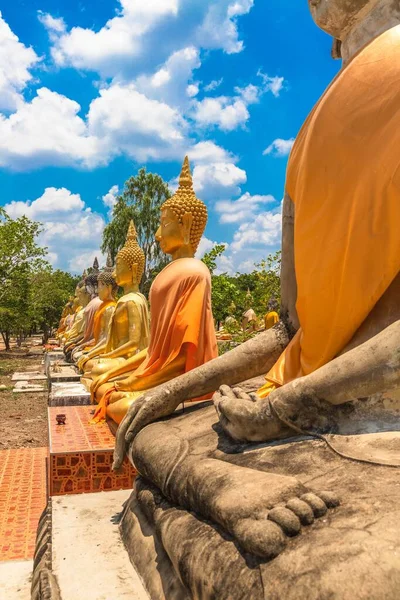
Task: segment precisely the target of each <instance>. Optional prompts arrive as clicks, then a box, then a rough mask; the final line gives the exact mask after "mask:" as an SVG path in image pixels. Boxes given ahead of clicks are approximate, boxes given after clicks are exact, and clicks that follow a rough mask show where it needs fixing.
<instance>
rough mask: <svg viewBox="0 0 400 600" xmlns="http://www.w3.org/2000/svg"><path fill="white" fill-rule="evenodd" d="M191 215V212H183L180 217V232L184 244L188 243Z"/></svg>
mask: <svg viewBox="0 0 400 600" xmlns="http://www.w3.org/2000/svg"><path fill="white" fill-rule="evenodd" d="M192 223H193V215H192V213H189V212H185V214H184V215H183V217H182V233H183V240H184V243H185V244H186V245H189V244H190V230H191V229H192Z"/></svg>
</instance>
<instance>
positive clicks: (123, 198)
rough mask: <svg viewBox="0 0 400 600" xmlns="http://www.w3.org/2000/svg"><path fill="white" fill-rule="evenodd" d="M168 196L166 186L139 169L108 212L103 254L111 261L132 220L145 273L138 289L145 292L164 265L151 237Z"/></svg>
mask: <svg viewBox="0 0 400 600" xmlns="http://www.w3.org/2000/svg"><path fill="white" fill-rule="evenodd" d="M170 197H171V192H170V191H169V189H168V184H167V183H166V182H165V181H164V180H163V179H162V178H161V177H160V176H159V175H156V174H154V173H147V172H146V169H145V168H142V169H140V170H139V172H138V174H137V175H136V176H135V177H130V179H128V181H126V183H125V187H124V191H123V193H122V194H121V195H120V196H118V198H117V201H116V203H115V206H114V208H113V212H112V220H111V221H110V223H108V225H106V227H105V228H104V233H103V243H102V246H101V249H102V251H103V252H110V254H111V257H112V259H113V260H115V257H116V255H117V253H118V250H120V249H121V248H122V246H123V245H124V243H125V239H126V234H127V232H128V227H129V222H130V220H131V219H133V221H134V223H135V227H136V231H137V233H138V244H139V246H140V247H141V248H142V250H143V252H144V254H145V259H146V262H145V271H144V275H143V279H142V284H141V289H142V290H144V289H147V288H148V287H149V282H150V281H151V280H152V278H153V276H154V273H155V272H157V271H159V270H160V265H162V266H164V265H165V264H166V262H167V259H166V257H165V255H164V254H163V253H162V251H161V249H160V246H159V244H158V243H157V242H156V239H155V234H156V231H157V229H158V226H159V224H160V207H161V205H162V204H163V202H165V200H167V199H168V198H170Z"/></svg>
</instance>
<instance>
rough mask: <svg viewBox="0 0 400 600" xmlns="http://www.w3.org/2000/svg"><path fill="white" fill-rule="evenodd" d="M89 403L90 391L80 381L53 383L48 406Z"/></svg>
mask: <svg viewBox="0 0 400 600" xmlns="http://www.w3.org/2000/svg"><path fill="white" fill-rule="evenodd" d="M89 404H90V393H89V392H87V391H86V389H85V387H84V386H83V385H82V384H81V383H79V382H78V383H76V382H66V383H53V384H52V386H51V391H50V394H49V406H83V405H89Z"/></svg>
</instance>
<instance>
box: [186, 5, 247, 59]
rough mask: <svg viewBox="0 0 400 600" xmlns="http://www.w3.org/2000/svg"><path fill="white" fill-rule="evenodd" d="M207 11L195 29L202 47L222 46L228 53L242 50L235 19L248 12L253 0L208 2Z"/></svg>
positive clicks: (213, 47)
mask: <svg viewBox="0 0 400 600" xmlns="http://www.w3.org/2000/svg"><path fill="white" fill-rule="evenodd" d="M207 4H209V7H208V11H207V13H206V16H205V18H204V21H203V23H202V24H201V25H200V27H199V29H198V31H197V39H198V41H199V43H200V45H201V46H202V47H203V48H207V49H210V50H211V49H215V48H222V49H223V50H225V52H227V53H228V54H234V53H237V52H241V51H242V50H243V47H244V46H243V42H242V41H241V40H239V32H238V26H237V19H238V17H239V16H242V15H245V14H247V13H249V12H250V10H251V9H252V7H253V5H254V0H235V1H233V2H232V1H230V0H219V1H217V2H208V3H207Z"/></svg>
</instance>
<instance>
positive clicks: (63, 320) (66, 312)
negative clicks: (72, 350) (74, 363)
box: [56, 296, 75, 339]
mask: <svg viewBox="0 0 400 600" xmlns="http://www.w3.org/2000/svg"><path fill="white" fill-rule="evenodd" d="M73 302H74V297H73V296H70V297H69V298H68V302H67V303H66V305H65V306H64V308H63V311H62V313H61V317H60V322H59V324H58V328H57V331H56V338H57V339H60V337H61V336H62V334H63V333H64V332H65V330H66V329H67V326H68V320H67V319H68V317H72V315H73V314H74V310H75V309H74V304H73Z"/></svg>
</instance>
